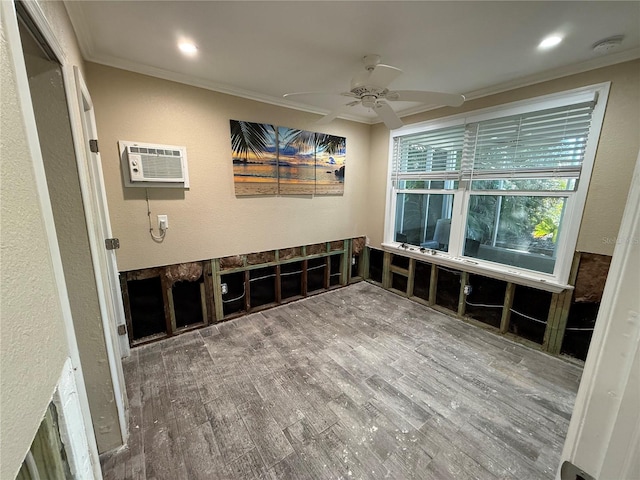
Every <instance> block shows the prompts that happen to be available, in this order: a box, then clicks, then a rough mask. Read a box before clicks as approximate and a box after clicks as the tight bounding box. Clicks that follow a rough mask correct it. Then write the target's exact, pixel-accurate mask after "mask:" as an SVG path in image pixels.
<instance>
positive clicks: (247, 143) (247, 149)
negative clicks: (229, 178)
mask: <svg viewBox="0 0 640 480" xmlns="http://www.w3.org/2000/svg"><path fill="white" fill-rule="evenodd" d="M230 124H231V155H232V158H233V181H234V184H235V192H236V196H243V195H277V194H278V148H277V144H276V130H275V127H274V126H273V125H269V124H264V123H253V122H243V121H239V120H231V121H230Z"/></svg>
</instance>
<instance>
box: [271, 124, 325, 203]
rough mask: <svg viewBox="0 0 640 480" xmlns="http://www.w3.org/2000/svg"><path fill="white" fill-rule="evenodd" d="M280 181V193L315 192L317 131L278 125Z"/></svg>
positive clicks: (298, 193)
mask: <svg viewBox="0 0 640 480" xmlns="http://www.w3.org/2000/svg"><path fill="white" fill-rule="evenodd" d="M278 182H279V193H280V195H313V194H314V193H315V190H316V150H315V133H313V132H307V131H304V130H298V129H295V128H288V127H278Z"/></svg>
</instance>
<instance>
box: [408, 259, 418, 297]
mask: <svg viewBox="0 0 640 480" xmlns="http://www.w3.org/2000/svg"><path fill="white" fill-rule="evenodd" d="M415 281H416V260H415V258H411V259H409V274H408V275H407V297H409V298H411V297H413V284H414V282H415Z"/></svg>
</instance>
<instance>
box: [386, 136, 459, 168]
mask: <svg viewBox="0 0 640 480" xmlns="http://www.w3.org/2000/svg"><path fill="white" fill-rule="evenodd" d="M464 131H465V127H464V125H462V124H460V125H456V126H454V127H448V128H441V129H437V130H431V131H427V132H420V133H415V134H411V135H405V136H401V137H395V138H394V146H393V167H392V168H393V175H394V176H395V177H396V180H409V179H416V178H422V179H429V178H438V179H448V178H452V179H453V178H456V179H457V178H458V177H459V175H460V163H461V159H462V150H463V146H464Z"/></svg>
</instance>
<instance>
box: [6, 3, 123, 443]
mask: <svg viewBox="0 0 640 480" xmlns="http://www.w3.org/2000/svg"><path fill="white" fill-rule="evenodd" d="M16 12H17V16H18V29H19V33H20V40H21V43H22V50H23V55H24V60H25V66H26V71H27V76H28V81H29V91H30V96H31V101H32V105H33V111H34V117H35V121H36V127H37V133H38V140H39V146H40V150H41V153H42V158H43V163H44V168H45V175H46V181H47V187H48V193H49V198H50V201H51V206H52V210H53V219H54V224H55V230H56V236H57V240H58V244H59V250H60V255H61V259H62V265H63V269H64V279H65V285H66V290H67V294H68V298H69V303H70V308H71V315H72V317H73V323H74V330H75V335H76V338H77V341H78V348H79V351H80V361H81V363H82V369H83V373H84V380H85V384H86V386H87V395H88V400H89V409H90V411H91V418H92V423H93V427H94V432H95V434H96V443H97V446H98V451H99V452H105V451H108V450H111V449H113V448H116V447H119V446H121V445H122V444H123V443H124V442H125V441H126V434H127V430H126V425H127V421H126V400H125V399H126V393H125V391H124V376H123V375H122V366H121V363H120V360H119V355H116V354H115V352H117V345H115V346H114V345H113V338H114V336H113V335H110V334H107V332H106V331H105V328H104V320H105V318H104V317H105V308H104V302H102V303H101V299H100V295H101V293H100V291H99V285H98V282H99V281H98V279H99V278H100V277H99V275H100V274H101V272H100V270H99V269H98V270H97V269H96V268H95V263H94V262H95V258H94V257H93V256H92V249H91V245H90V241H91V235H92V233H91V232H90V230H89V224H88V222H87V210H85V209H86V208H88V209H89V210H91V209H92V206H91V205H87V204H86V202H85V201H84V199H83V191H82V190H83V188H86V186H83V184H82V179H81V175H80V173H79V168H78V163H77V157H76V150H77V149H76V148H75V146H74V145H75V144H74V135H73V134H74V132H73V129H72V121H71V117H70V114H69V102H68V98H67V88H69V84H68V82H67V84H65V76H64V74H63V66H62V64H61V62H60V61H59V57H58V55H56V53H55V51H54V50H53V49H52V48H51V46H50V45H49V43H48V42H47V41H46V39H45V37H44V36H43V35H42V33H41V31H40V30H39V29H38V26H37V24H36V22H34V21H33V19H32V17H31V16H30V15H29V12H28V7H26V6H25V5H24V4H22V3H20V2H17V3H16ZM65 87H67V88H65ZM71 91H72V90H71ZM114 329H115V327H114ZM114 356H115V358H114Z"/></svg>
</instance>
